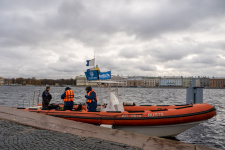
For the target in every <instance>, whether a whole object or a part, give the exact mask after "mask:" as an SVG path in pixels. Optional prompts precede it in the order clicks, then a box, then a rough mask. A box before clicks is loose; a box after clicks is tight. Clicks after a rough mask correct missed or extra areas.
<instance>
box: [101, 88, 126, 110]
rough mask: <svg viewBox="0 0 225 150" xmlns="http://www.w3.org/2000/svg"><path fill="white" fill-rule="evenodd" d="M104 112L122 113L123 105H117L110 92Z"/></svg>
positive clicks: (114, 96) (117, 102)
mask: <svg viewBox="0 0 225 150" xmlns="http://www.w3.org/2000/svg"><path fill="white" fill-rule="evenodd" d="M105 111H124V108H123V104H120V103H119V100H118V98H117V97H116V95H115V93H114V92H110V99H109V103H108V104H107V107H106V108H105Z"/></svg>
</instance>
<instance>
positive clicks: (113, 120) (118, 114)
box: [24, 103, 216, 137]
mask: <svg viewBox="0 0 225 150" xmlns="http://www.w3.org/2000/svg"><path fill="white" fill-rule="evenodd" d="M77 107H78V106H77V105H74V108H75V110H72V111H70V110H66V111H60V110H55V109H51V110H41V109H37V108H30V109H29V108H26V109H24V110H26V111H30V112H36V113H40V114H45V115H50V116H54V117H60V118H64V119H69V120H73V121H80V122H85V123H90V124H95V125H111V126H112V127H113V128H117V129H122V130H126V131H133V132H138V133H141V134H147V135H150V136H160V137H166V136H176V135H177V134H179V133H182V132H184V131H185V130H187V129H189V128H191V127H193V126H195V125H197V124H199V123H200V122H203V121H205V120H208V119H210V118H212V117H213V116H214V115H215V114H216V109H215V108H214V107H213V106H212V105H210V104H205V103H203V104H193V105H181V106H175V105H170V106H124V109H125V111H100V112H87V111H86V109H85V106H82V108H81V110H79V111H77V110H76V108H77Z"/></svg>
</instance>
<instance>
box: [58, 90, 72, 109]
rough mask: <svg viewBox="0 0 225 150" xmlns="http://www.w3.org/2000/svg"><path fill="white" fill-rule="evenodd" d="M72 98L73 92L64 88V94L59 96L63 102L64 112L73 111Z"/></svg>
mask: <svg viewBox="0 0 225 150" xmlns="http://www.w3.org/2000/svg"><path fill="white" fill-rule="evenodd" d="M73 98H74V92H73V91H72V90H71V88H70V87H66V89H65V92H64V93H63V94H62V95H61V99H63V102H64V110H72V109H73Z"/></svg>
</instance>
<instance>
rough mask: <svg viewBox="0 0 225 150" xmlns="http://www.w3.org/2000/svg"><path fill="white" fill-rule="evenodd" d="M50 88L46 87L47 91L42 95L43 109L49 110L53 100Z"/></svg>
mask: <svg viewBox="0 0 225 150" xmlns="http://www.w3.org/2000/svg"><path fill="white" fill-rule="evenodd" d="M49 90H50V86H47V87H46V90H45V91H44V92H43V93H42V109H43V110H48V105H49V103H50V101H51V99H52V95H51V94H50V93H49Z"/></svg>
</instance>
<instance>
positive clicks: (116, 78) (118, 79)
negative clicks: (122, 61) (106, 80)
mask: <svg viewBox="0 0 225 150" xmlns="http://www.w3.org/2000/svg"><path fill="white" fill-rule="evenodd" d="M111 81H115V82H121V83H119V84H112V86H121V87H124V86H125V87H126V86H127V78H126V77H123V76H119V75H117V76H112V78H111Z"/></svg>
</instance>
